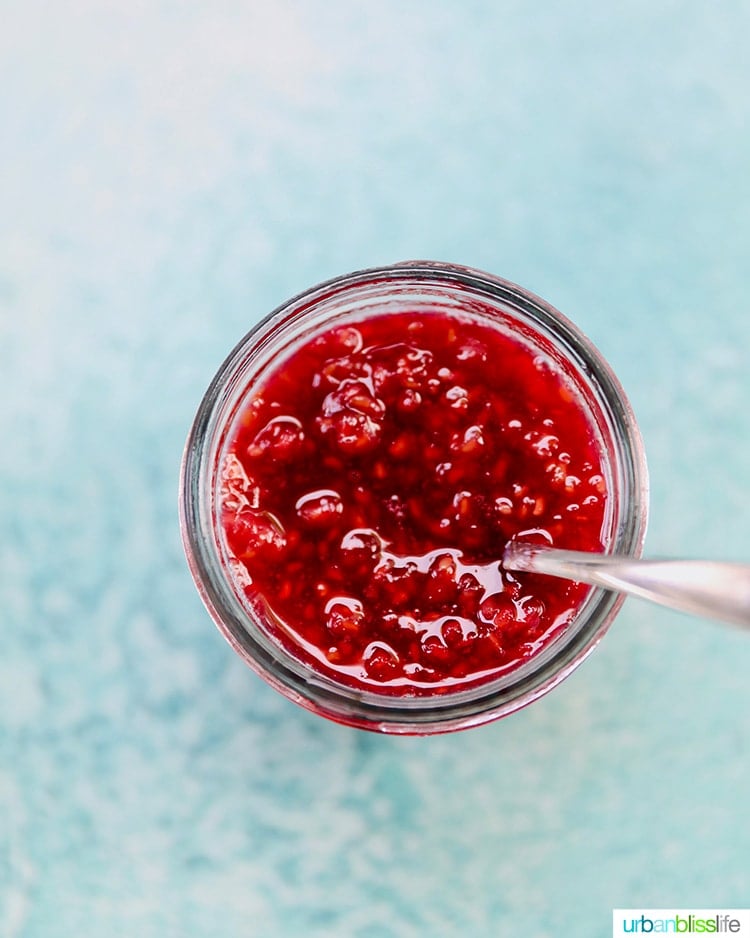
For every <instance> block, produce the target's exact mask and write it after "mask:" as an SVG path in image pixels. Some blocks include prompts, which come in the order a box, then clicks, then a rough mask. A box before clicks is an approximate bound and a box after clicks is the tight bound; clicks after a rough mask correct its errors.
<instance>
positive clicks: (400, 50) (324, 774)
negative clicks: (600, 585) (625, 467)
mask: <svg viewBox="0 0 750 938" xmlns="http://www.w3.org/2000/svg"><path fill="white" fill-rule="evenodd" d="M0 12H1V14H2V16H1V18H2V23H3V26H2V29H1V30H0V128H1V131H0V132H1V135H2V140H3V142H2V146H1V147H0V206H1V209H0V309H1V314H0V376H1V377H2V395H1V396H0V440H2V448H1V449H0V526H1V527H0V530H2V538H1V539H0V623H1V625H2V633H1V637H0V649H1V651H0V934H2V935H3V936H9V938H41V936H44V938H47V936H53V938H57V936H64V938H84V936H96V938H105V936H106V938H119V936H128V938H130V936H139V938H172V936H175V938H203V936H207V938H208V936H210V938H225V936H226V938H228V936H260V938H271V936H273V938H281V936H297V935H306V936H313V938H318V936H326V938H331V936H333V938H338V936H342V938H390V936H394V938H412V936H419V938H421V936H423V935H424V936H437V938H442V936H454V935H456V936H458V935H461V936H465V935H468V936H472V938H473V936H477V938H483V936H506V935H509V936H524V938H552V936H560V935H569V936H575V938H599V936H606V935H607V934H609V933H610V927H611V926H610V923H611V914H612V908H613V907H617V906H620V907H638V906H643V907H651V908H655V907H662V908H663V907H667V908H668V907H672V906H674V907H685V906H697V907H703V908H710V907H713V906H718V907H722V906H728V907H743V906H744V907H747V906H750V824H749V823H748V820H749V811H748V797H747V793H748V790H749V789H750V752H749V751H748V737H749V736H750V680H749V679H748V675H749V674H750V641H749V640H748V637H747V636H746V635H741V634H739V633H735V632H733V631H731V630H730V629H728V628H724V627H721V626H718V625H717V624H715V623H711V622H703V621H695V620H690V619H688V618H686V617H683V616H680V615H678V614H676V613H674V614H673V613H670V612H667V611H663V610H660V609H656V608H652V607H648V606H646V605H644V604H642V603H639V602H638V601H633V600H631V601H629V602H628V603H627V604H626V606H625V609H624V611H623V612H622V614H621V616H620V617H619V618H618V620H617V623H616V625H615V627H613V629H612V631H611V632H610V634H609V635H608V637H607V638H606V640H605V642H604V643H603V644H602V645H601V646H600V648H599V649H598V650H597V651H596V653H595V654H594V655H593V656H592V657H591V658H589V660H588V661H587V662H586V663H585V664H584V665H583V667H582V668H581V669H580V670H579V671H578V672H576V674H575V675H573V676H572V677H571V678H570V679H569V680H568V681H567V682H566V683H565V684H564V685H562V686H561V687H560V688H558V689H557V690H556V691H555V692H554V693H553V694H551V695H550V696H548V697H546V698H545V699H544V700H542V701H540V702H538V703H536V704H534V705H533V706H532V707H530V708H528V709H527V710H525V711H523V712H521V713H519V714H517V715H515V716H513V717H510V718H508V719H506V720H504V721H501V722H499V723H496V724H493V725H491V726H488V727H485V728H482V729H477V730H472V731H470V732H466V733H463V734H457V735H453V736H445V737H435V738H431V739H391V738H385V737H379V736H374V735H369V734H364V733H360V732H357V731H354V730H350V729H346V728H343V727H339V726H335V725H333V724H328V723H327V722H325V721H323V720H320V719H318V718H315V717H313V716H311V715H310V714H307V713H306V712H304V711H302V710H300V709H298V708H297V707H295V706H294V705H292V704H291V703H288V702H287V701H285V700H284V699H282V698H281V697H280V696H278V695H277V694H276V693H275V692H273V691H272V690H270V689H269V688H267V687H266V686H265V685H264V684H263V683H262V682H261V681H260V680H258V679H257V678H256V677H255V676H254V675H253V674H252V673H251V672H250V671H249V670H247V669H246V668H245V667H244V666H243V664H242V663H241V662H240V661H239V660H238V659H237V658H236V657H235V656H234V655H233V654H232V652H231V651H230V649H229V647H228V646H227V645H226V644H225V643H224V641H223V639H222V638H221V637H220V635H219V633H218V631H217V630H216V629H215V628H214V626H213V625H212V623H211V622H210V620H209V618H208V615H207V614H206V613H205V611H204V610H203V608H202V606H201V604H200V601H199V599H198V596H197V594H196V592H195V590H194V588H193V585H192V582H191V580H190V578H189V575H188V572H187V569H186V566H185V563H184V560H183V556H182V552H181V547H180V542H179V534H178V530H177V516H176V491H177V474H178V467H179V460H180V455H181V448H182V445H183V441H184V438H185V436H186V434H187V430H188V426H189V424H190V421H191V419H192V416H193V413H194V411H195V408H196V407H197V404H198V402H199V399H200V397H201V395H202V393H203V391H204V389H205V387H206V385H207V384H208V382H209V380H210V378H211V376H212V375H213V373H214V371H215V370H216V368H217V367H218V365H219V363H220V361H221V359H222V358H223V356H224V355H225V354H226V352H227V351H228V350H229V349H230V348H231V347H232V346H233V345H234V343H235V342H236V341H237V340H238V339H239V338H240V336H241V335H243V334H244V333H245V332H246V331H247V330H248V328H249V327H250V326H252V325H253V323H254V322H256V320H257V319H258V318H259V317H261V316H262V315H264V314H265V313H266V312H268V311H269V310H270V309H271V308H273V307H274V306H276V305H277V304H278V303H280V302H282V301H283V300H285V299H286V298H287V297H289V296H291V295H292V294H294V293H296V292H297V291H299V290H302V289H304V288H306V287H308V286H311V285H312V284H314V283H316V282H317V281H320V280H321V279H324V278H327V277H330V276H334V275H336V274H340V273H344V272H346V271H349V270H353V269H356V268H360V267H363V266H373V265H377V264H381V263H387V262H391V261H396V260H403V259H408V258H415V257H418V258H435V259H441V260H448V261H456V262H460V263H465V264H469V265H473V266H476V267H480V268H484V269H487V270H489V271H492V272H494V273H496V274H499V275H501V276H503V277H506V278H508V279H510V280H513V281H516V282H518V283H520V284H522V285H524V286H525V287H527V288H529V289H531V290H533V291H534V292H536V293H538V294H539V295H541V296H543V297H545V298H546V299H547V300H549V301H550V302H552V303H553V304H554V305H556V306H557V307H558V308H559V309H561V310H562V311H563V312H564V313H566V314H567V315H568V316H570V317H571V318H572V319H574V320H575V321H576V322H577V323H578V324H579V325H580V326H581V327H582V328H583V329H584V331H586V332H587V333H588V334H589V335H590V336H591V338H592V339H593V340H594V341H595V343H596V344H597V345H598V346H599V347H600V348H601V350H602V351H603V352H604V354H605V355H606V356H607V358H608V359H609V360H610V361H611V363H612V365H613V367H614V368H615V370H616V372H617V373H618V375H619V376H620V378H621V380H622V382H623V384H624V385H625V387H626V389H627V391H628V393H629V394H630V396H631V398H632V401H633V404H634V407H635V409H636V412H637V414H638V417H639V420H640V422H641V426H642V430H643V433H644V436H645V441H646V446H647V451H648V455H649V460H650V468H651V478H652V511H651V524H650V531H649V537H648V543H647V547H648V550H649V552H650V553H651V554H657V555H658V554H674V555H684V556H691V557H699V556H702V555H704V556H711V557H724V558H731V559H736V560H744V561H750V547H749V546H748V539H747V529H748V524H749V523H750V508H749V507H748V499H747V493H748V478H750V441H749V439H748V436H749V434H748V428H749V426H750V417H749V416H748V411H749V409H750V378H748V366H749V365H750V351H749V348H750V315H749V309H748V307H749V302H750V301H749V293H750V289H749V285H748V270H749V269H750V268H749V267H748V256H749V255H750V173H748V168H749V167H750V65H749V64H748V62H749V59H748V56H747V50H746V45H747V43H746V37H747V35H748V30H750V6H748V5H747V3H745V2H741V0H723V2H722V3H721V4H707V3H699V2H695V0H681V2H676V0H626V2H624V3H621V4H616V5H609V4H602V3H601V2H593V0H592V2H587V0H573V2H570V3H563V4H552V3H547V2H541V3H536V4H532V3H528V2H521V0H501V2H497V3H492V2H479V0H462V2H460V3H459V2H452V3H451V2H447V0H436V2H427V0H400V2H396V0H381V2H379V3H377V4H350V3H345V2H343V0H329V2H324V0H312V2H306V3H303V2H291V0H276V2H274V3H261V2H251V0H247V2H234V0H213V2H211V3H199V2H192V0H186V2H182V3H177V2H173V0H153V2H149V3H147V2H140V0H132V2H129V3H125V2H116V0H60V2H57V3H46V2H40V0H10V2H9V0H0Z"/></svg>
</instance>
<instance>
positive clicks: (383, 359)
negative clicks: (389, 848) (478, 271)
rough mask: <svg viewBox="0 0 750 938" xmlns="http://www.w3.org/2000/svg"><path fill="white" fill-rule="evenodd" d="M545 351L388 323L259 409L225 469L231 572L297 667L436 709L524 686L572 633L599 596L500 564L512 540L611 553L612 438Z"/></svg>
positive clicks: (441, 323) (447, 324)
mask: <svg viewBox="0 0 750 938" xmlns="http://www.w3.org/2000/svg"><path fill="white" fill-rule="evenodd" d="M537 342H538V343H541V342H542V340H541V339H537ZM540 348H543V343H542V345H539V344H537V345H536V346H534V345H532V344H530V343H529V342H528V341H527V340H526V339H522V338H520V337H518V336H515V335H512V334H508V333H506V332H504V331H501V329H500V328H495V327H493V326H491V325H489V324H486V323H484V322H480V321H478V320H476V319H471V318H468V317H460V316H459V315H455V316H453V315H448V314H446V313H444V312H437V311H436V312H432V313H429V312H419V313H389V314H380V315H377V316H373V317H372V318H369V319H364V320H362V321H360V322H357V323H355V324H353V325H347V326H342V327H339V328H334V329H332V330H330V331H328V332H325V333H323V334H320V335H319V336H318V337H316V338H313V339H311V340H310V341H308V342H307V343H306V344H304V345H303V346H302V347H300V348H297V349H296V350H295V351H294V352H293V353H291V355H290V356H289V357H287V358H285V359H284V360H283V361H281V362H280V363H279V364H277V365H276V366H275V368H274V369H273V370H271V371H270V372H269V373H268V374H267V375H266V377H265V378H264V379H263V381H262V383H261V384H260V385H258V386H254V387H252V388H251V389H250V390H249V391H248V394H247V397H246V399H245V400H244V401H243V403H242V405H241V408H240V411H239V413H238V416H237V419H236V421H235V423H234V425H233V428H232V431H231V434H230V437H229V441H228V445H227V447H226V448H225V451H224V456H223V458H222V462H221V465H220V473H221V475H220V492H219V501H220V504H219V511H220V519H221V525H222V529H223V534H224V537H225V548H226V552H227V557H228V566H229V568H230V569H231V571H232V575H233V579H234V583H235V587H236V588H237V590H238V591H239V592H240V593H243V594H244V596H245V598H246V600H247V602H248V604H249V605H250V607H251V608H254V609H255V610H257V611H258V612H259V613H260V615H261V618H262V621H264V622H265V623H266V629H267V631H268V632H269V634H270V635H271V636H272V637H273V638H274V639H275V640H276V641H277V642H279V643H280V644H282V645H283V646H284V647H285V648H286V649H287V650H288V651H290V652H291V653H292V654H293V655H294V656H295V657H296V658H297V659H298V660H301V661H303V662H305V663H306V664H307V665H308V666H309V667H311V668H312V669H313V670H315V671H317V672H319V673H322V674H325V675H327V676H328V677H330V678H333V679H335V680H337V681H339V682H340V683H343V684H345V685H348V686H350V687H354V688H359V689H367V690H370V691H375V692H378V693H381V694H390V695H412V696H414V695H419V696H426V695H431V694H436V693H445V692H446V691H450V690H457V689H463V688H466V687H467V686H469V685H473V684H477V683H481V682H484V681H488V680H491V679H493V678H496V677H498V676H499V675H501V674H503V673H506V672H507V671H509V670H511V669H513V668H515V667H518V666H519V665H520V664H521V663H523V662H524V661H525V660H527V659H528V658H529V657H530V656H532V655H534V654H535V653H537V652H538V651H539V649H540V648H542V647H543V646H544V645H545V644H546V643H548V642H549V641H550V640H551V639H552V638H554V637H555V636H556V635H559V634H560V632H561V631H562V630H564V629H565V628H566V626H567V625H568V624H569V623H570V621H571V620H572V618H573V617H574V616H575V614H576V611H577V609H578V608H579V607H580V605H581V603H582V601H583V599H584V598H585V596H586V594H587V590H588V588H587V587H585V586H583V585H581V584H577V583H570V582H568V581H565V580H557V579H553V578H550V577H540V576H534V575H532V574H520V573H519V574H513V573H510V572H508V571H505V570H503V569H502V568H501V566H500V562H499V561H500V558H501V557H502V554H503V549H504V547H505V545H506V543H507V542H508V540H510V539H511V538H518V537H524V538H531V539H537V540H538V541H541V542H544V543H551V544H554V545H556V546H558V547H565V548H569V549H579V550H591V551H594V550H600V549H601V548H602V544H601V538H602V529H603V524H604V514H605V498H606V493H605V483H604V477H603V472H602V456H601V451H600V444H599V442H598V437H597V435H596V433H595V431H594V430H593V428H592V426H591V424H590V422H589V420H588V418H587V416H586V413H585V410H584V407H583V404H582V401H581V398H580V395H579V394H578V393H577V392H575V391H574V384H573V382H572V380H571V379H570V377H569V376H568V375H566V374H565V373H564V372H563V371H561V369H560V368H559V367H558V366H557V365H555V364H554V363H553V359H552V357H551V355H550V356H548V355H546V354H544V352H543V351H540Z"/></svg>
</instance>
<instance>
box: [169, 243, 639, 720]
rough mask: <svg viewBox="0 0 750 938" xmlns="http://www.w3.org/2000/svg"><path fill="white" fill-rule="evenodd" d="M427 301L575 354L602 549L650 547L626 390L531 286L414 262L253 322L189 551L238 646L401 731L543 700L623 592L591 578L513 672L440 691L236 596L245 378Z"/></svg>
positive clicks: (219, 379)
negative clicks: (333, 661) (375, 677)
mask: <svg viewBox="0 0 750 938" xmlns="http://www.w3.org/2000/svg"><path fill="white" fill-rule="evenodd" d="M420 303H423V304H429V305H430V306H431V307H433V308H434V306H435V304H436V303H438V305H439V307H440V309H441V310H442V309H445V310H446V311H449V310H455V311H456V312H461V313H465V314H470V315H476V316H484V317H485V318H486V317H488V316H491V318H492V319H493V320H495V319H497V320H498V321H499V320H501V321H502V322H503V323H504V324H506V325H508V326H512V328H513V329H514V330H520V331H521V333H523V334H525V335H526V336H527V337H528V338H529V340H532V341H534V342H543V343H544V345H545V347H549V348H550V349H552V350H553V353H554V355H556V356H558V357H559V359H560V361H561V362H564V364H565V366H566V368H567V369H568V371H569V373H570V374H571V375H572V376H573V377H574V378H575V380H576V383H577V385H578V387H579V389H580V392H581V395H582V398H583V400H584V403H585V406H586V408H587V410H588V413H587V416H589V417H590V418H592V420H593V422H594V423H595V425H596V428H597V432H598V433H599V435H600V437H601V440H602V443H603V446H602V452H603V453H604V454H605V462H606V463H607V470H608V472H609V474H610V478H609V486H610V487H611V490H612V491H613V492H614V494H615V497H614V498H612V499H610V500H609V501H610V503H611V509H610V515H609V517H608V519H607V537H606V544H605V550H606V551H607V552H608V553H620V554H626V555H631V556H639V555H640V553H641V551H642V548H643V541H644V538H645V531H646V523H647V510H648V480H647V469H646V460H645V454H644V449H643V444H642V440H641V437H640V433H639V431H638V427H637V423H636V421H635V417H634V414H633V411H632V408H631V406H630V404H629V402H628V400H627V397H626V395H625V393H624V391H623V389H622V387H621V385H620V383H619V381H618V379H617V378H616V376H615V375H614V373H613V372H612V370H611V368H610V367H609V365H608V364H607V362H606V361H605V360H604V359H603V357H602V356H601V355H600V353H599V352H598V351H597V349H596V348H595V347H594V345H593V344H592V343H591V342H590V341H589V340H588V339H587V338H586V337H585V336H584V335H583V333H581V331H580V330H579V329H578V328H577V327H576V326H574V325H573V324H572V323H571V322H570V321H569V320H568V319H567V318H566V317H565V316H563V315H562V314H561V313H559V312H558V311H557V310H556V309H554V308H553V307H552V306H550V305H549V304H548V303H546V302H545V301H544V300H542V299H540V298H538V297H536V296H535V295H533V294H532V293H530V292H529V291H527V290H525V289H523V288H521V287H518V286H516V285H515V284H512V283H510V282H508V281H506V280H503V279H501V278H498V277H495V276H494V275H491V274H487V273H484V272H481V271H477V270H473V269H471V268H467V267H461V266H457V265H451V264H445V263H440V262H434V261H412V262H404V263H400V264H395V265H392V266H387V267H381V268H372V269H367V270H362V271H357V272H355V273H351V274H347V275H345V276H342V277H338V278H334V279H332V280H329V281H327V282H325V283H323V284H320V285H318V286H316V287H313V288H311V289H310V290H308V291H305V292H304V293H302V294H299V295H298V296H296V297H294V298H293V299H291V300H289V301H288V302H286V303H284V304H283V305H281V306H280V307H278V308H277V309H276V310H274V311H273V312H272V313H271V314H270V315H268V316H267V317H266V318H265V319H263V320H262V321H261V322H260V323H258V325H256V326H255V327H254V328H253V329H252V330H251V331H250V332H249V333H248V334H247V335H246V336H245V337H244V338H243V339H242V340H241V341H240V342H239V343H238V344H237V346H236V347H235V348H234V350H233V351H232V352H231V353H230V355H229V356H228V357H227V359H226V360H225V361H224V363H223V364H222V366H221V367H220V368H219V370H218V372H217V374H216V376H215V377H214V379H213V381H212V382H211V385H210V386H209V388H208V390H207V392H206V394H205V396H204V398H203V401H202V402H201V405H200V407H199V409H198V412H197V414H196V417H195V420H194V423H193V426H192V428H191V431H190V434H189V437H188V440H187V444H186V448H185V452H184V456H183V461H182V469H181V482H180V522H181V529H182V536H183V542H184V547H185V552H186V556H187V560H188V564H189V567H190V570H191V573H192V575H193V579H194V580H195V583H196V586H197V588H198V591H199V593H200V595H201V597H202V599H203V602H204V604H205V605H206V607H207V609H208V611H209V613H210V614H211V616H212V618H213V619H214V621H215V623H216V624H217V626H218V627H219V629H220V631H221V632H222V633H223V634H224V636H225V638H226V639H227V640H228V641H229V643H230V644H231V646H232V647H233V648H234V649H235V651H237V652H238V654H240V656H241V657H242V658H243V659H244V660H245V661H246V663H247V664H248V665H250V667H252V668H253V669H254V670H255V671H256V672H257V673H259V674H260V675H261V677H263V678H264V679H265V680H266V681H267V682H268V683H270V684H271V685H272V686H274V687H275V688H276V689H277V690H279V691H280V692H281V693H283V694H284V695H285V696H286V697H288V698H290V699H292V700H294V701H295V702H296V703H298V704H300V705H301V706H303V707H305V708H307V709H309V710H312V711H313V712H315V713H318V714H319V715H323V716H326V717H328V718H329V719H333V720H335V721H337V722H342V723H345V724H348V725H351V726H357V727H360V728H363V729H371V730H377V731H381V732H389V733H400V734H427V733H436V732H447V731H450V730H455V729H463V728H467V727H470V726H475V725H479V724H481V723H485V722H488V721H490V720H494V719H497V718H498V717H501V716H504V715H507V714H508V713H511V712H513V711H514V710H517V709H519V708H520V707H522V706H525V705H526V704H528V703H530V702H532V701H533V700H535V699H537V698H538V697H540V696H542V695H543V694H545V693H547V692H548V691H549V690H550V689H551V688H552V687H554V686H555V685H556V684H557V683H559V682H560V681H561V680H563V679H564V678H565V677H566V676H567V675H568V674H569V673H570V672H571V671H572V670H574V669H575V668H576V667H577V666H578V665H579V664H580V663H581V662H582V661H583V660H584V658H585V657H586V656H587V655H588V654H589V653H590V652H591V651H592V650H593V648H594V647H595V646H596V644H597V643H598V642H599V640H600V639H601V638H602V636H603V635H604V633H605V632H606V630H607V628H608V627H609V625H610V624H611V622H612V620H613V619H614V617H615V616H616V614H617V612H618V611H619V609H620V607H621V605H622V603H623V601H624V598H623V597H622V596H620V595H617V594H614V593H610V592H607V591H604V590H598V589H592V590H591V591H590V592H589V593H588V595H587V596H586V599H585V600H584V601H583V603H582V605H581V606H580V608H579V609H578V611H577V614H576V617H575V619H574V621H573V622H572V623H571V624H570V625H569V626H568V627H567V629H566V630H565V632H564V633H563V634H562V635H560V636H559V637H558V638H555V639H553V640H552V641H551V642H550V643H549V644H548V645H546V646H545V647H543V648H542V649H540V650H539V651H538V652H537V653H535V654H534V655H533V656H532V657H531V658H530V659H529V660H527V661H525V662H523V663H521V664H519V665H517V666H515V667H513V668H512V670H510V671H509V672H508V673H507V674H502V675H500V676H499V677H497V678H495V679H492V680H488V681H486V682H484V683H477V684H475V685H468V686H467V687H466V688H464V689H461V688H458V689H455V690H450V691H448V692H446V693H440V694H435V695H426V696H416V697H405V696H395V695H393V696H391V695H388V694H384V693H380V692H376V691H368V690H365V689H361V690H360V689H355V688H352V687H350V686H348V685H345V684H343V683H339V682H337V681H336V680H335V679H332V678H330V677H328V676H327V675H326V674H324V673H322V672H316V671H315V670H314V669H312V668H311V667H310V665H309V664H306V663H304V662H302V661H300V660H298V659H297V658H295V656H294V655H293V654H291V653H290V652H289V651H288V650H287V649H285V648H283V647H282V646H281V645H280V644H279V643H278V642H277V641H276V640H275V639H273V638H272V637H270V636H269V634H268V632H267V631H266V629H265V628H264V626H263V623H262V622H261V621H259V619H260V617H259V616H258V615H257V614H254V613H253V611H252V610H251V609H249V608H248V606H247V603H243V601H242V600H241V599H240V598H239V596H238V593H237V590H236V588H235V586H234V585H233V583H232V577H231V574H230V573H229V572H228V570H227V562H226V561H227V558H226V556H225V555H224V554H223V552H222V545H221V537H220V535H219V524H218V521H217V515H216V498H215V495H216V475H217V461H218V459H219V456H220V454H221V452H222V450H223V448H224V447H225V445H226V442H227V435H228V433H229V428H230V425H231V424H232V418H233V415H234V414H235V412H236V410H237V408H238V406H239V404H240V402H241V400H242V398H243V396H244V395H245V394H246V391H247V389H248V386H252V385H253V383H254V382H255V381H257V380H258V379H259V377H260V376H261V375H262V374H263V372H264V370H265V369H267V368H268V367H269V365H270V364H271V363H272V362H273V361H274V360H277V359H278V357H279V356H280V355H283V354H284V353H285V352H286V351H288V349H290V348H292V347H293V346H294V345H295V343H297V344H298V343H301V342H302V341H304V339H305V337H309V336H311V335H314V334H316V333H317V332H319V331H320V330H321V329H322V328H324V327H327V326H328V325H330V324H331V323H332V322H336V323H338V322H339V321H341V322H344V321H347V319H349V320H351V319H352V317H355V318H356V317H359V318H360V319H362V318H364V317H366V316H368V315H369V314H371V313H374V312H377V311H382V310H384V309H396V308H403V307H404V304H408V305H409V307H412V306H414V305H415V304H416V305H419V304H420Z"/></svg>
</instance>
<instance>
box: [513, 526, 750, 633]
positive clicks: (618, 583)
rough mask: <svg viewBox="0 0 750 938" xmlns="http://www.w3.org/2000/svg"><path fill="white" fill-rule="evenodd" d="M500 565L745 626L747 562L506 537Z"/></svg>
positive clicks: (748, 616) (749, 592)
mask: <svg viewBox="0 0 750 938" xmlns="http://www.w3.org/2000/svg"><path fill="white" fill-rule="evenodd" d="M503 566H504V567H505V569H506V570H517V571H522V572H525V573H543V574H546V575H548V576H555V577H560V578H562V579H566V580H576V581H577V582H579V583H588V584H589V585H590V586H599V587H601V588H602V589H606V590H613V591H616V592H619V593H627V594H628V595H631V596H640V597H641V598H642V599H648V600H651V602H655V603H659V604H660V605H662V606H669V607H670V608H671V609H679V610H681V611H682V612H689V613H692V614H693V615H698V616H704V617H707V618H712V619H720V620H721V621H723V622H731V623H732V624H733V625H739V626H744V627H745V628H750V564H743V563H721V562H717V561H713V560H638V559H636V558H633V557H618V556H610V555H605V554H590V553H585V552H582V551H575V550H557V549H556V548H552V547H544V546H539V545H536V544H528V543H523V542H522V541H512V542H511V543H510V544H508V546H507V547H506V548H505V553H504V556H503Z"/></svg>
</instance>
